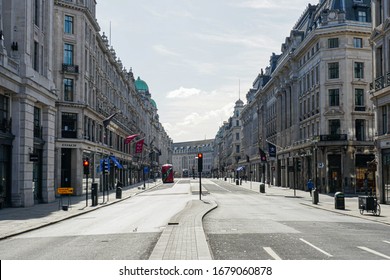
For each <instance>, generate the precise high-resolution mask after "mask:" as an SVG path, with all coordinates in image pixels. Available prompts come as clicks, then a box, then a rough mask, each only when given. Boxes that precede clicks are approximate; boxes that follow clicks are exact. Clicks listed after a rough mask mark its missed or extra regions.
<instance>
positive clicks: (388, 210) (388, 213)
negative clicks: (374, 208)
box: [220, 179, 390, 225]
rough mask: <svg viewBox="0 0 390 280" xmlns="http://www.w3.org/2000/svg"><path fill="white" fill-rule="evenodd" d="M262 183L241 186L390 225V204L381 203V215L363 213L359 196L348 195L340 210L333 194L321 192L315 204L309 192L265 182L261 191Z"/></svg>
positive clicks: (243, 183) (248, 183)
mask: <svg viewBox="0 0 390 280" xmlns="http://www.w3.org/2000/svg"><path fill="white" fill-rule="evenodd" d="M220 180H221V179H220ZM227 182H229V183H231V184H234V185H236V183H235V182H231V181H229V180H228V181H227ZM260 184H261V183H260V182H249V181H247V182H245V181H242V185H240V187H242V188H245V189H247V190H251V191H253V192H257V193H259V194H260V195H265V196H275V195H279V196H284V197H287V198H294V197H296V198H297V201H299V203H301V204H304V205H306V206H309V207H315V208H319V209H322V210H326V211H331V212H335V213H338V214H342V215H348V216H353V217H358V218H362V219H367V220H371V221H375V222H380V223H384V224H388V225H390V205H388V204H380V207H381V214H380V216H375V215H373V214H372V213H371V212H366V211H364V213H363V215H361V214H360V210H359V205H358V196H348V195H346V196H345V210H340V209H335V199H334V197H333V195H328V194H319V199H318V200H319V202H318V204H313V203H312V198H311V197H310V193H309V192H306V191H302V190H295V195H294V189H290V188H284V187H276V186H270V187H269V185H268V184H265V193H260Z"/></svg>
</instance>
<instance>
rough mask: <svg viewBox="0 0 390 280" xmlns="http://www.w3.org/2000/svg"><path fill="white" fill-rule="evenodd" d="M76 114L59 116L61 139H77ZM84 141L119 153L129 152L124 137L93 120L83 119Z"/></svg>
mask: <svg viewBox="0 0 390 280" xmlns="http://www.w3.org/2000/svg"><path fill="white" fill-rule="evenodd" d="M77 118H78V114H77V113H69V112H62V114H61V136H62V138H68V139H69V138H71V139H77V138H78V136H77V129H78V128H77ZM84 139H86V140H88V141H91V142H94V143H102V144H104V145H107V146H108V147H112V148H113V149H116V150H117V151H120V152H129V149H130V145H125V144H124V140H125V139H124V137H122V136H120V135H118V134H116V133H115V132H113V131H111V130H109V129H105V128H104V127H103V126H102V125H101V124H99V123H98V122H96V121H95V120H93V119H91V118H88V117H84Z"/></svg>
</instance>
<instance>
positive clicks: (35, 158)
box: [30, 154, 39, 162]
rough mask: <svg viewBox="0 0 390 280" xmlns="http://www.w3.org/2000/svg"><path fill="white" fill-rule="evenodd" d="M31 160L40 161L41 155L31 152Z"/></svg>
mask: <svg viewBox="0 0 390 280" xmlns="http://www.w3.org/2000/svg"><path fill="white" fill-rule="evenodd" d="M30 161H32V162H38V161H39V155H38V154H30Z"/></svg>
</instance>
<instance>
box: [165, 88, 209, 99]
mask: <svg viewBox="0 0 390 280" xmlns="http://www.w3.org/2000/svg"><path fill="white" fill-rule="evenodd" d="M201 92H202V91H201V90H200V89H196V88H184V87H180V88H179V89H175V90H173V91H171V92H169V93H168V94H167V98H170V99H171V98H189V97H192V96H198V95H200V94H201Z"/></svg>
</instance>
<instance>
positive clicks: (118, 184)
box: [116, 182, 122, 199]
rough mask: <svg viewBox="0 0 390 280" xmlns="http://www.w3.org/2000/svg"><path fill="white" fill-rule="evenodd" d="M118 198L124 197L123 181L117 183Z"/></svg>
mask: <svg viewBox="0 0 390 280" xmlns="http://www.w3.org/2000/svg"><path fill="white" fill-rule="evenodd" d="M116 198H117V199H121V198H122V183H121V182H118V183H116Z"/></svg>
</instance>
